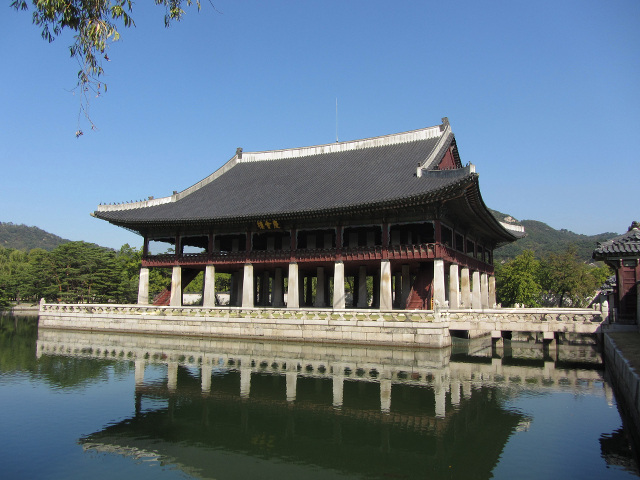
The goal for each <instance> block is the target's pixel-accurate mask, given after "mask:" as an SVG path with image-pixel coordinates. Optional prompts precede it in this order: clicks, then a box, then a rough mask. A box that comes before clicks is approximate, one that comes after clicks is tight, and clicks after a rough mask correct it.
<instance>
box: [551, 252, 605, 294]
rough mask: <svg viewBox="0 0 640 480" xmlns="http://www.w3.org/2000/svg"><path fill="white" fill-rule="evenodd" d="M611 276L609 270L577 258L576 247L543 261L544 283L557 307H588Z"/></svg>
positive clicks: (553, 254)
mask: <svg viewBox="0 0 640 480" xmlns="http://www.w3.org/2000/svg"><path fill="white" fill-rule="evenodd" d="M609 274H610V271H609V269H608V267H606V266H603V267H595V266H591V265H587V264H586V263H585V262H583V261H582V260H580V258H578V254H577V251H576V248H575V247H574V246H569V248H567V250H566V251H565V252H563V253H558V254H555V253H552V254H549V255H548V256H547V257H546V258H545V260H544V261H543V262H542V268H541V284H542V287H543V289H544V290H545V291H546V292H547V294H548V295H549V296H550V297H551V298H552V299H553V300H554V303H556V304H557V306H558V307H562V306H565V305H567V306H574V307H582V306H585V305H586V304H587V303H588V301H589V300H590V299H591V297H592V296H593V294H594V293H595V291H596V289H597V288H598V287H599V286H600V285H602V284H603V283H604V281H605V280H606V278H607V276H608V275H609Z"/></svg>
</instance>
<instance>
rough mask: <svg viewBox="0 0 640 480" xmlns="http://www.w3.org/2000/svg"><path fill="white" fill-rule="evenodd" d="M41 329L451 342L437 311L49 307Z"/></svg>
mask: <svg viewBox="0 0 640 480" xmlns="http://www.w3.org/2000/svg"><path fill="white" fill-rule="evenodd" d="M39 325H40V327H41V328H62V329H73V330H88V331H109V332H135V333H150V334H163V335H193V336H211V337H222V338H224V337H229V338H253V339H256V338H258V339H264V340H291V341H300V342H317V343H323V342H330V343H352V344H367V345H402V346H405V347H432V348H440V347H446V346H449V345H450V344H451V336H450V335H449V330H448V326H447V325H446V324H444V323H442V322H440V321H436V319H435V318H434V315H433V313H431V315H430V316H429V315H426V314H425V313H420V314H419V313H416V314H413V313H412V312H407V314H402V315H394V314H391V313H384V312H375V311H372V312H367V311H365V312H363V311H357V310H354V311H341V312H333V311H331V310H287V309H282V310H280V309H268V310H267V309H257V308H216V309H206V308H198V307H176V308H174V307H143V306H132V305H130V306H121V305H116V306H110V305H43V306H42V308H41V311H40V322H39Z"/></svg>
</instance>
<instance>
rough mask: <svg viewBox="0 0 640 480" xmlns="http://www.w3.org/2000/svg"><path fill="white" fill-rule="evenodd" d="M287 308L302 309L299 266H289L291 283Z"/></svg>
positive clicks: (288, 290)
mask: <svg viewBox="0 0 640 480" xmlns="http://www.w3.org/2000/svg"><path fill="white" fill-rule="evenodd" d="M287 308H300V285H299V283H298V264H297V263H290V264H289V283H288V287H287Z"/></svg>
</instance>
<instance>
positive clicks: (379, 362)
mask: <svg viewBox="0 0 640 480" xmlns="http://www.w3.org/2000/svg"><path fill="white" fill-rule="evenodd" d="M605 377H606V375H605V371H604V369H603V366H602V360H601V355H600V353H599V352H598V351H597V349H596V347H595V345H593V344H592V342H589V341H586V342H585V341H584V340H583V339H566V340H565V342H564V344H562V345H560V346H559V347H558V348H557V349H552V350H551V352H549V351H546V352H545V351H543V348H542V346H541V344H539V343H536V341H535V338H514V339H513V340H512V341H511V342H510V345H505V347H504V348H500V349H499V350H497V351H496V350H493V351H492V349H491V341H490V339H489V340H488V341H487V340H482V339H480V340H473V341H469V340H456V343H455V344H454V346H453V347H451V348H445V349H438V350H410V349H406V350H405V349H398V348H377V347H362V346H346V345H311V344H295V343H285V342H280V343H267V342H250V341H240V340H237V341H233V340H221V339H214V338H194V337H166V336H164V337H160V336H158V337H154V336H148V335H147V336H145V335H134V334H131V335H108V334H100V333H88V332H72V331H59V330H48V329H41V330H40V331H38V325H37V318H16V317H10V316H4V317H1V318H0V405H1V406H2V407H1V409H0V431H1V432H2V438H3V448H2V449H0V465H2V477H3V478H7V479H13V478H34V479H37V478H46V479H62V478H64V479H68V478H71V479H72V478H83V479H84V478H91V479H103V478H104V479H107V478H108V479H111V480H112V479H114V478H136V479H146V478H149V479H151V478H153V479H175V478H180V479H185V478H187V479H189V478H207V479H240V478H242V479H245V478H260V479H283V478H296V479H329V478H379V479H388V478H397V479H412V478H433V479H440V478H442V479H445V478H446V479H489V478H496V479H502V478H504V479H513V478H518V479H529V478H530V479H540V478H545V479H551V478H558V479H566V478H581V479H589V478H592V479H626V478H636V479H637V478H639V475H638V465H637V463H636V460H635V457H634V454H633V453H632V448H631V446H630V444H629V440H628V434H627V432H625V429H624V428H625V427H624V425H623V424H622V421H621V418H620V415H619V413H618V409H617V406H616V399H615V396H614V394H613V392H612V390H611V388H610V386H609V384H608V383H607V381H606V379H605Z"/></svg>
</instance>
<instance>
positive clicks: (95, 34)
mask: <svg viewBox="0 0 640 480" xmlns="http://www.w3.org/2000/svg"><path fill="white" fill-rule="evenodd" d="M155 3H156V5H160V6H163V7H164V8H165V17H164V22H165V26H167V27H168V26H169V25H171V23H172V22H174V21H179V20H180V19H181V18H182V16H183V15H184V13H185V12H184V10H183V8H184V7H185V6H191V5H193V4H194V3H195V4H196V5H197V7H198V10H200V0H155ZM11 6H12V7H13V8H14V9H15V10H31V11H32V15H33V23H34V24H35V25H37V26H38V27H40V29H41V33H40V34H41V36H42V38H43V39H45V40H47V41H48V42H52V41H53V40H55V38H56V37H58V36H59V35H61V34H62V33H63V32H64V31H65V30H68V31H71V33H72V34H73V39H74V42H73V44H72V45H70V46H69V52H70V53H71V56H72V57H73V58H76V59H77V60H78V63H79V65H80V70H79V71H78V83H77V89H78V91H79V92H80V94H81V98H82V101H81V105H80V110H81V112H82V113H84V115H85V118H86V119H87V120H88V121H89V123H90V125H91V127H92V128H95V126H94V125H93V122H91V118H90V116H89V112H88V105H89V98H90V97H93V96H96V95H100V94H101V93H106V91H107V85H106V84H105V83H104V82H103V81H102V76H103V74H104V68H103V67H102V65H103V61H109V57H108V55H107V49H108V48H109V46H110V45H111V44H112V43H113V42H115V41H117V40H118V39H119V38H120V31H121V30H122V29H123V28H130V27H132V26H135V22H134V21H133V18H132V16H131V13H132V11H133V2H132V1H131V0H92V1H87V0H30V1H28V0H13V1H12V3H11ZM80 135H82V130H81V129H80V128H78V130H77V131H76V136H80Z"/></svg>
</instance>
